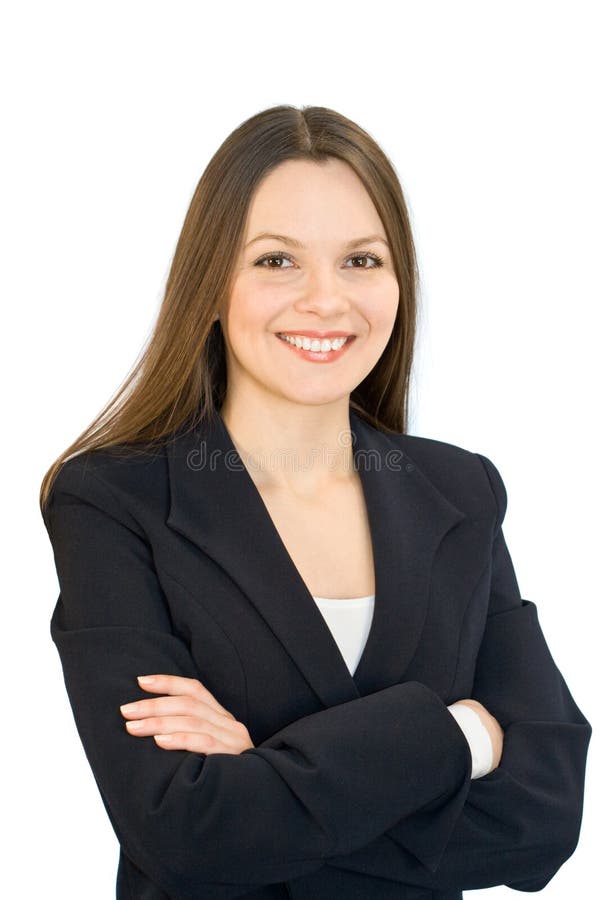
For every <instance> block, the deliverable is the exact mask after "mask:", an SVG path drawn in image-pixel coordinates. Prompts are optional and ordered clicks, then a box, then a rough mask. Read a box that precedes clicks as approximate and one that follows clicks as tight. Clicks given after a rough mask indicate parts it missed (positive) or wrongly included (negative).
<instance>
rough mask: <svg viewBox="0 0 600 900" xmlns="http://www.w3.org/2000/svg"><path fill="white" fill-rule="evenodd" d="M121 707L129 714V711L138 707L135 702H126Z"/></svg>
mask: <svg viewBox="0 0 600 900" xmlns="http://www.w3.org/2000/svg"><path fill="white" fill-rule="evenodd" d="M119 709H120V710H121V712H122V713H125V715H127V713H132V712H135V709H136V707H135V704H134V703H125V704H124V705H123V706H120V707H119Z"/></svg>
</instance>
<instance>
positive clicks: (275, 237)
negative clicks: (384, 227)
mask: <svg viewBox="0 0 600 900" xmlns="http://www.w3.org/2000/svg"><path fill="white" fill-rule="evenodd" d="M265 240H270V241H281V243H282V244H289V245H290V247H298V248H300V249H302V250H304V249H306V248H305V246H304V244H303V243H302V242H301V241H298V240H296V238H293V237H289V236H288V235H286V234H271V233H270V232H266V231H261V233H260V234H257V235H256V237H253V238H252V240H251V241H248V243H247V244H246V247H249V246H250V244H254V243H256V241H265ZM377 242H379V243H381V244H385V246H386V247H388V248H389V244H388V242H387V241H386V240H385V239H384V238H382V237H381V235H379V234H369V235H367V236H366V237H360V238H353V240H351V241H348V243H347V244H346V245H345V246H346V248H347V249H351V248H352V247H358V246H359V245H360V244H375V243H377Z"/></svg>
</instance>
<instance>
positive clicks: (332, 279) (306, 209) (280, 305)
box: [221, 159, 399, 405]
mask: <svg viewBox="0 0 600 900" xmlns="http://www.w3.org/2000/svg"><path fill="white" fill-rule="evenodd" d="M262 233H268V234H270V235H278V237H259V235H261V234H262ZM286 239H289V240H286ZM385 241H386V234H385V230H384V227H383V223H382V221H381V219H380V218H379V215H378V213H377V211H376V209H375V206H374V205H373V203H372V201H371V198H370V197H369V195H368V193H367V191H366V189H365V188H364V186H363V184H362V182H361V181H360V179H359V178H358V176H357V175H356V174H355V173H354V171H353V170H352V169H351V168H350V166H348V165H347V164H346V163H345V162H342V161H341V160H336V159H329V160H327V162H326V163H315V162H312V161H306V160H288V161H286V162H285V163H282V164H281V165H279V166H278V167H277V168H276V169H274V170H273V171H272V172H270V173H269V174H268V175H267V176H266V177H265V179H264V180H263V182H262V183H261V184H260V186H259V187H258V188H257V190H256V192H255V195H254V197H253V200H252V203H251V207H250V209H249V214H248V219H247V227H246V232H245V235H244V238H243V240H242V249H241V252H240V256H239V259H238V263H237V268H236V274H235V278H234V283H233V288H232V291H231V293H230V297H229V303H228V305H227V309H226V311H225V315H223V314H221V326H222V330H223V336H224V340H225V346H226V353H227V393H228V400H229V399H230V398H231V397H232V396H233V397H235V398H236V399H237V400H243V399H252V400H254V399H256V398H258V399H260V401H261V402H269V399H271V400H274V399H275V398H279V399H280V400H281V399H285V400H287V401H288V402H291V403H295V404H300V405H306V404H311V405H313V404H325V403H334V402H336V401H337V402H340V401H341V400H343V399H344V398H345V399H346V400H348V399H349V396H350V393H351V391H353V390H354V388H355V387H356V386H357V385H359V384H360V382H361V381H363V379H364V378H365V377H366V376H367V375H368V373H369V372H370V371H371V370H372V369H373V367H374V366H375V364H376V363H377V361H378V359H379V358H380V356H381V354H382V353H383V351H384V349H385V346H386V344H387V342H388V340H389V338H390V335H391V332H392V328H393V325H394V321H395V317H396V313H397V310H398V302H399V288H398V282H397V280H396V277H395V275H394V271H393V267H392V259H391V255H390V251H389V249H388V246H387V244H386V243H385ZM328 331H333V332H342V333H344V334H349V335H352V337H351V338H349V339H348V340H347V341H346V343H345V344H344V346H343V347H342V348H341V349H340V350H337V349H336V347H337V344H334V346H333V348H332V349H330V350H329V352H327V346H326V345H325V354H324V355H322V356H319V355H318V354H316V355H315V354H314V353H311V352H310V351H309V352H307V351H306V350H305V349H303V348H304V347H306V343H304V344H303V348H298V347H295V346H293V345H292V344H289V343H288V342H286V341H284V340H282V338H281V337H278V334H282V333H286V334H288V335H294V336H298V338H301V336H302V335H304V336H305V337H307V338H310V340H311V341H312V340H314V336H311V335H310V332H328ZM307 332H308V333H309V334H308V335H307ZM330 340H334V338H333V337H331V338H330ZM310 346H311V348H312V349H313V350H314V348H316V346H317V345H315V344H312V343H311V345H310ZM321 349H323V346H322V345H321ZM259 395H260V397H259Z"/></svg>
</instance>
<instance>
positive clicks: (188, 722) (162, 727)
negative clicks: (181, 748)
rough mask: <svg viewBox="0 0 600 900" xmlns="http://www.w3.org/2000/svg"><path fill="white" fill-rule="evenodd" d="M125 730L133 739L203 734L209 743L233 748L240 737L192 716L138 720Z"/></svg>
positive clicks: (127, 723)
mask: <svg viewBox="0 0 600 900" xmlns="http://www.w3.org/2000/svg"><path fill="white" fill-rule="evenodd" d="M125 728H126V729H127V731H128V732H129V734H132V735H134V736H135V737H148V736H150V735H151V736H154V735H157V734H176V733H182V732H185V733H187V734H204V735H205V736H206V737H207V738H209V739H210V741H215V742H219V743H221V744H223V745H224V746H229V747H233V746H236V745H239V743H240V737H239V733H238V732H237V731H233V730H232V729H227V728H222V727H219V726H216V725H215V724H214V723H213V722H207V721H204V720H202V719H198V718H195V717H192V716H165V717H162V716H154V717H152V718H149V719H138V720H135V721H128V722H125Z"/></svg>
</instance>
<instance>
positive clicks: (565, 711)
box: [44, 410, 591, 900]
mask: <svg viewBox="0 0 600 900" xmlns="http://www.w3.org/2000/svg"><path fill="white" fill-rule="evenodd" d="M350 421H351V426H352V432H351V434H352V440H353V444H354V459H355V463H356V465H357V467H358V471H359V473H360V478H361V481H362V485H363V489H364V495H365V501H366V504H367V508H368V515H369V522H370V527H371V534H372V541H373V548H374V556H375V572H376V599H375V609H374V617H373V622H372V627H371V630H370V633H369V636H368V640H367V644H366V647H365V649H364V652H363V655H362V657H361V659H360V663H359V665H358V668H357V670H356V672H355V674H354V676H352V675H351V674H350V672H349V670H348V668H347V666H346V664H345V662H344V659H343V657H342V655H341V653H340V651H339V649H338V647H337V644H336V643H335V640H334V638H333V636H332V634H331V632H330V631H329V628H328V626H327V624H326V622H325V620H324V619H323V617H322V616H321V613H320V611H319V609H318V607H317V606H316V604H315V603H314V601H313V599H312V597H311V595H310V593H309V591H308V589H307V586H306V585H305V583H304V581H303V580H302V578H301V576H300V573H299V572H298V570H297V569H296V567H295V565H294V564H293V562H292V559H291V557H290V556H289V554H288V552H287V550H286V549H285V546H284V544H283V542H282V541H281V539H280V537H279V534H278V532H277V530H276V528H275V526H274V524H273V521H272V519H271V517H270V516H269V514H268V511H267V509H266V507H265V505H264V503H263V501H262V498H261V496H260V494H259V492H258V490H257V489H256V486H255V485H254V482H253V481H252V479H251V477H250V475H249V473H248V470H247V469H246V468H245V467H244V465H243V464H242V462H241V460H240V457H239V456H238V454H237V452H236V450H235V447H234V444H233V442H232V440H231V437H230V435H229V432H228V431H227V429H226V427H225V424H224V422H223V420H222V418H221V417H220V415H218V416H217V417H216V418H215V420H214V422H213V423H212V425H211V426H210V427H209V426H208V425H204V426H202V428H200V427H198V428H196V430H195V431H191V432H188V433H185V431H184V430H183V429H180V430H179V431H178V432H177V433H175V434H174V435H173V437H172V438H171V439H170V440H169V441H167V442H166V444H163V446H162V447H161V448H160V449H158V450H155V451H154V452H153V453H151V454H145V455H143V454H136V455H132V456H130V457H128V458H127V457H122V456H119V455H118V454H117V453H115V452H114V451H110V450H103V451H94V452H89V451H88V452H87V453H85V454H82V455H79V456H77V457H72V458H71V459H70V460H69V461H68V462H67V463H66V465H65V466H64V467H63V468H62V470H61V471H60V473H59V476H58V479H57V481H56V483H55V489H54V491H53V494H52V499H51V502H50V505H49V507H48V509H47V512H46V513H45V515H44V521H45V524H46V527H47V530H48V534H49V537H50V540H51V542H52V546H53V550H54V555H55V562H56V568H57V573H58V578H59V584H60V595H59V597H58V601H57V603H56V607H55V609H54V612H53V615H52V619H51V635H52V639H53V640H54V642H55V644H56V647H57V649H58V652H59V654H60V659H61V662H62V666H63V671H64V678H65V684H66V688H67V692H68V696H69V700H70V703H71V706H72V709H73V713H74V717H75V721H76V724H77V728H78V731H79V734H80V736H81V740H82V743H83V746H84V748H85V752H86V755H87V758H88V760H89V763H90V766H91V768H92V770H93V773H94V777H95V779H96V782H97V785H98V788H99V790H100V792H101V795H102V799H103V801H104V804H105V807H106V810H107V813H108V816H109V817H110V820H111V823H112V826H113V828H114V830H115V833H116V835H117V837H118V840H119V843H120V858H119V868H118V873H117V897H118V898H120V900H124V898H136V900H138V898H146V900H150V898H152V900H159V898H161V900H165V898H172V900H192V898H193V900H196V898H198V900H200V898H203V900H204V898H211V900H212V898H215V900H216V898H218V900H228V898H232V897H240V896H247V897H249V898H256V900H258V898H260V900H276V898H289V897H290V896H291V897H293V898H295V900H313V898H314V900H316V898H319V900H322V898H340V900H341V898H344V900H348V898H361V900H362V898H394V900H401V898H402V900H408V898H411V900H418V898H420V900H423V898H437V900H442V898H444V900H457V898H460V897H462V893H461V890H462V889H472V888H482V887H487V886H492V885H499V884H507V885H509V886H510V887H512V888H515V889H517V890H523V891H532V890H539V889H540V888H542V887H543V886H544V885H545V884H546V883H547V882H548V881H549V880H550V879H551V878H552V876H553V875H554V874H555V873H556V871H557V870H558V868H559V867H560V866H561V865H562V863H563V862H564V861H565V860H566V859H567V858H568V857H569V856H570V855H571V854H572V853H573V851H574V849H575V846H576V844H577V842H578V837H579V831H580V824H581V817H582V806H583V789H584V774H585V765H586V754H587V748H588V743H589V740H590V736H591V727H590V724H589V722H588V721H587V720H586V718H585V717H584V716H583V715H582V713H581V711H580V710H579V708H578V707H577V705H576V704H575V702H574V700H573V698H572V696H571V694H570V692H569V689H568V687H567V685H566V683H565V681H564V679H563V677H562V676H561V673H560V672H559V670H558V669H557V667H556V665H555V663H554V661H553V658H552V656H551V654H550V651H549V649H548V646H547V644H546V641H545V639H544V636H543V634H542V631H541V629H540V625H539V622H538V614H537V608H536V605H535V604H534V603H533V602H531V601H529V600H523V599H521V597H520V592H519V587H518V585H517V581H516V577H515V573H514V570H513V566H512V562H511V558H510V555H509V551H508V550H507V547H506V543H505V540H504V537H503V533H502V528H501V525H502V521H503V518H504V514H505V510H506V505H507V497H506V490H505V487H504V484H503V481H502V479H501V477H500V474H499V472H498V470H497V469H496V467H495V465H494V464H493V463H492V462H491V461H490V460H489V459H488V458H486V457H485V456H482V455H481V454H478V453H472V452H470V451H468V450H465V449H462V448H460V447H457V446H454V445H451V444H448V443H443V442H441V441H436V440H433V439H429V438H424V437H417V436H414V435H406V434H392V435H387V434H384V433H383V432H380V431H378V430H376V429H375V428H373V427H372V426H371V425H370V424H368V423H367V422H366V421H365V420H363V419H361V418H360V417H359V416H358V415H357V414H356V413H355V412H354V410H352V411H351V413H350ZM153 672H165V673H170V674H179V675H184V676H187V677H192V678H198V679H199V680H200V681H201V682H202V683H203V684H204V685H206V687H207V688H208V689H209V690H210V691H211V692H212V693H213V694H214V695H215V697H216V698H217V700H219V702H220V703H222V704H223V706H225V708H226V709H228V710H229V711H230V712H231V713H233V715H234V716H235V717H236V718H237V719H240V720H241V721H243V722H244V723H245V724H246V726H247V727H248V730H249V732H250V735H251V737H252V740H253V742H254V744H255V745H256V746H255V747H254V748H253V749H249V750H246V751H245V752H243V753H241V754H238V755H233V754H225V753H215V754H202V753H192V752H189V751H184V750H172V751H171V750H164V749H162V748H161V747H158V746H157V745H156V743H155V741H154V739H153V738H152V737H151V736H148V737H142V738H140V737H134V736H132V735H130V734H129V733H128V732H126V730H125V720H124V718H123V716H122V715H121V713H120V710H119V707H120V705H121V704H123V703H125V702H128V701H134V700H138V699H143V698H146V697H149V696H152V695H151V694H148V693H147V692H145V691H143V690H142V689H141V688H140V687H139V686H138V684H137V682H136V676H137V675H141V674H149V673H153ZM465 697H473V698H475V699H477V700H479V701H480V702H481V703H483V704H484V705H485V706H486V707H487V708H488V709H489V710H490V712H491V713H492V714H493V715H494V716H496V718H497V719H498V721H499V722H500V724H501V726H502V727H503V728H504V730H505V738H504V751H503V756H502V761H501V764H500V766H499V768H497V769H495V770H494V771H493V772H491V773H489V774H488V775H486V776H484V777H483V778H480V779H476V780H471V778H470V771H471V757H470V751H469V747H468V744H467V741H466V739H465V737H464V735H463V732H462V731H461V729H460V727H459V726H458V724H457V722H456V721H455V719H454V718H453V716H452V715H451V714H450V713H449V712H448V710H447V706H448V705H449V704H451V703H453V702H454V701H456V700H460V699H462V698H465ZM83 888H84V886H83V885H82V889H83Z"/></svg>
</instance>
